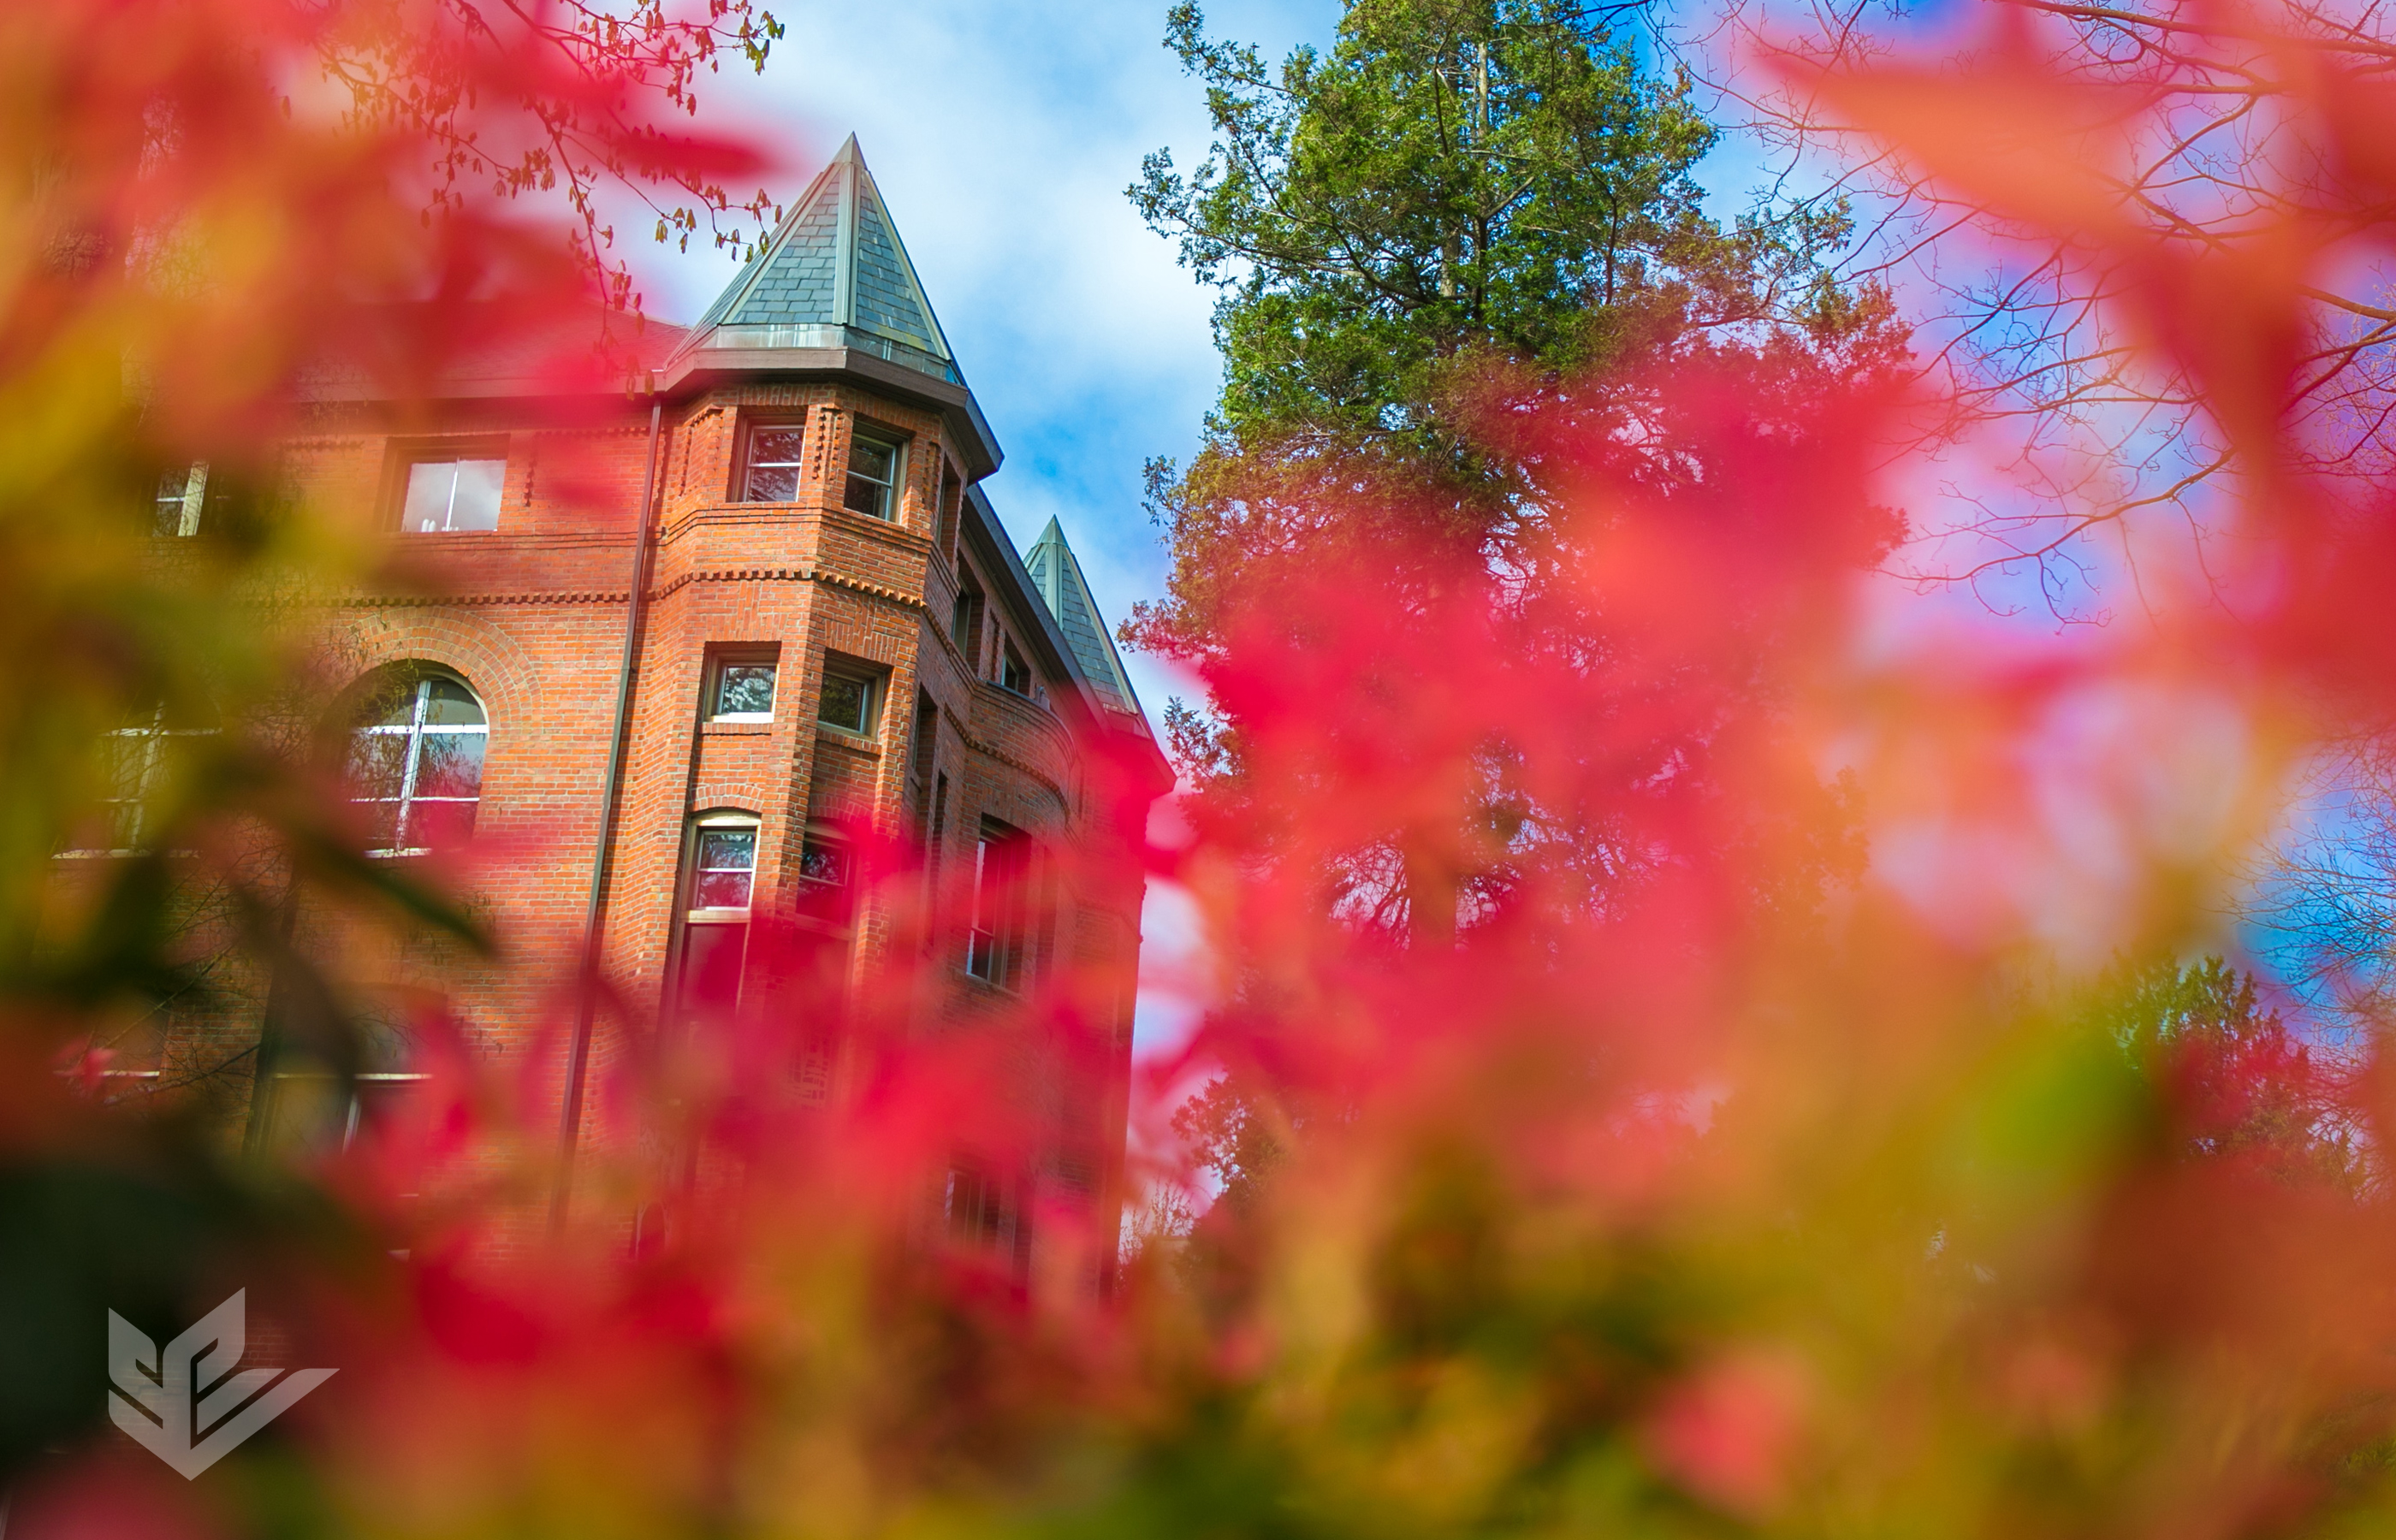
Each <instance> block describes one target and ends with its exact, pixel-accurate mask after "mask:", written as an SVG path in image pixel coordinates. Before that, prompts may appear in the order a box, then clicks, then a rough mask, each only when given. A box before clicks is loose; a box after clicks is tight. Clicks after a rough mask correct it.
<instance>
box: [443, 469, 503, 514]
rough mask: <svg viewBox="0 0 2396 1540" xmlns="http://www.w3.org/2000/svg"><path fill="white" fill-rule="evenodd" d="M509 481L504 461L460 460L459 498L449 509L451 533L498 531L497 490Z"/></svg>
mask: <svg viewBox="0 0 2396 1540" xmlns="http://www.w3.org/2000/svg"><path fill="white" fill-rule="evenodd" d="M507 479H508V462H507V461H505V460H503V459H483V460H459V462H458V497H457V500H455V501H454V502H452V503H451V504H450V505H449V527H450V528H451V529H497V528H499V489H500V487H501V486H503V485H506V482H507Z"/></svg>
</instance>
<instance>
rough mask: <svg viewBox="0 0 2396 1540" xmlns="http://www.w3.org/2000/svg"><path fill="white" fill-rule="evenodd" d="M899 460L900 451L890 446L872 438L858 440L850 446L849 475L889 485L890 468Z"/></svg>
mask: <svg viewBox="0 0 2396 1540" xmlns="http://www.w3.org/2000/svg"><path fill="white" fill-rule="evenodd" d="M898 458H899V451H898V450H897V449H895V448H893V447H891V446H890V445H886V444H878V443H876V442H875V441H873V440H872V439H870V438H860V439H857V440H855V441H853V442H852V443H851V444H850V445H849V446H848V473H849V474H850V475H852V476H863V477H865V478H866V479H867V480H868V481H876V482H880V483H882V484H883V485H889V482H890V467H891V465H892V463H893V462H894V461H896V460H897V459H898Z"/></svg>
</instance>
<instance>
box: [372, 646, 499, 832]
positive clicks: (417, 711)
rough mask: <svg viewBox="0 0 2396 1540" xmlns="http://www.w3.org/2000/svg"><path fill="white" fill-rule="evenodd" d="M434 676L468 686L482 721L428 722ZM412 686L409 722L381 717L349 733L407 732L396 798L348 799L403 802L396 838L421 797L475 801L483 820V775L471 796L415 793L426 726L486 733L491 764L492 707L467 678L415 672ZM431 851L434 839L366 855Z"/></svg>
mask: <svg viewBox="0 0 2396 1540" xmlns="http://www.w3.org/2000/svg"><path fill="white" fill-rule="evenodd" d="M436 680H446V681H448V682H449V683H450V684H456V685H457V686H458V687H459V689H462V690H464V691H465V692H466V694H467V695H468V697H471V698H472V699H473V702H474V709H475V710H478V711H481V712H482V713H483V720H482V722H481V724H479V725H475V724H463V723H441V724H437V725H428V724H426V722H425V720H424V713H425V708H426V707H427V706H429V705H430V704H431V703H432V700H433V683H434V682H435V681H436ZM409 690H410V703H409V710H408V719H407V721H406V723H405V724H397V723H394V724H382V723H370V724H366V725H365V726H363V727H355V728H352V729H351V731H350V737H352V739H353V740H354V739H357V738H361V737H399V736H402V735H405V736H406V738H407V757H406V761H405V762H404V763H403V764H402V767H401V770H400V777H399V795H398V796H397V797H396V798H392V797H358V796H353V797H352V798H351V799H350V803H351V805H352V806H353V807H372V806H376V805H379V804H380V803H390V802H396V803H398V804H399V816H398V817H397V819H395V820H394V821H393V824H392V838H393V840H398V839H400V838H402V837H404V836H405V835H406V834H407V833H408V832H409V829H408V824H409V817H408V815H409V814H410V813H411V812H413V811H414V810H415V807H416V804H417V803H418V802H419V800H420V801H423V802H428V803H461V802H468V801H471V802H473V804H474V816H475V818H476V820H477V821H480V819H481V817H482V808H483V790H482V782H481V780H480V779H479V778H478V779H477V780H476V781H475V783H474V795H473V797H472V798H466V797H425V798H421V799H419V797H418V796H417V795H416V773H417V770H418V768H419V766H420V765H422V763H424V737H425V735H426V734H427V733H428V732H430V733H437V734H440V735H443V736H445V737H473V736H475V735H480V736H481V737H482V739H483V768H484V769H485V770H486V771H487V770H488V769H489V768H490V763H491V741H490V740H491V709H490V707H489V706H487V705H486V704H485V703H484V700H483V697H482V696H481V695H480V694H479V693H477V692H476V690H475V689H474V687H473V685H472V684H467V683H466V682H465V681H464V680H463V679H460V678H458V677H457V676H456V675H454V674H446V673H422V674H419V675H418V676H417V678H416V681H415V683H414V684H412V685H410V686H409ZM432 853H433V847H432V846H431V845H404V844H392V845H386V846H382V847H380V848H378V849H374V850H369V851H367V852H366V855H367V856H369V857H371V858H373V859H376V860H395V859H398V858H399V857H402V856H429V855H431V854H432Z"/></svg>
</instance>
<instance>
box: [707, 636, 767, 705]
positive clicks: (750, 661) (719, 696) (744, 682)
mask: <svg viewBox="0 0 2396 1540" xmlns="http://www.w3.org/2000/svg"><path fill="white" fill-rule="evenodd" d="M777 661H778V660H777V658H776V657H775V656H774V655H773V654H771V653H763V652H746V653H729V652H727V653H719V654H717V655H716V657H715V660H714V662H713V663H712V665H711V670H710V676H709V679H708V682H707V719H708V720H709V721H710V722H771V721H773V720H774V672H775V664H776V662H777Z"/></svg>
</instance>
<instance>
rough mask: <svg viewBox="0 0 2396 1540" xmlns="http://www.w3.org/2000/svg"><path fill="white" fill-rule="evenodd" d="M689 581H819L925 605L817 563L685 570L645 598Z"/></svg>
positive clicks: (919, 608) (909, 605)
mask: <svg viewBox="0 0 2396 1540" xmlns="http://www.w3.org/2000/svg"><path fill="white" fill-rule="evenodd" d="M690 583H822V584H824V585H826V586H827V587H830V588H837V589H846V590H848V591H850V592H852V593H861V594H864V595H865V596H866V597H867V598H869V599H879V600H881V601H882V602H883V603H885V604H895V605H897V606H898V607H899V608H900V609H908V610H914V611H916V612H917V613H919V614H920V613H922V612H923V611H924V608H925V605H924V601H923V598H922V596H920V595H918V594H912V593H909V592H906V591H904V590H901V589H894V588H885V587H884V586H883V585H882V584H880V583H869V582H866V581H865V580H864V579H863V578H851V577H849V576H848V575H847V574H845V573H840V572H828V571H826V570H825V569H823V568H822V567H818V566H783V567H725V568H713V569H710V570H707V571H703V572H686V573H684V574H683V575H682V576H681V577H679V578H675V579H674V580H673V581H672V582H671V583H668V584H667V585H666V586H665V587H663V588H661V589H657V590H654V591H651V593H650V594H649V597H650V598H651V599H652V600H657V599H663V598H665V597H666V596H667V595H669V594H672V593H674V592H676V591H680V590H681V589H682V588H683V587H684V586H686V584H690Z"/></svg>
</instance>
